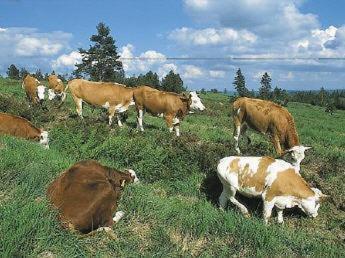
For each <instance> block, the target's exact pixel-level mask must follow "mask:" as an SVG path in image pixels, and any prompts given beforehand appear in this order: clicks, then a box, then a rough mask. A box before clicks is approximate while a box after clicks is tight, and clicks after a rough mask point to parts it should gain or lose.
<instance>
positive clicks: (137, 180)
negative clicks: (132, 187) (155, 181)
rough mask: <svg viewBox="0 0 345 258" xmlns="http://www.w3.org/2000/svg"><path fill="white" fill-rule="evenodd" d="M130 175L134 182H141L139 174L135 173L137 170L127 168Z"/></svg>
mask: <svg viewBox="0 0 345 258" xmlns="http://www.w3.org/2000/svg"><path fill="white" fill-rule="evenodd" d="M126 171H127V172H128V173H129V174H130V175H131V178H132V179H133V183H135V184H136V183H139V178H138V177H137V174H136V173H135V171H134V170H133V169H127V170H126Z"/></svg>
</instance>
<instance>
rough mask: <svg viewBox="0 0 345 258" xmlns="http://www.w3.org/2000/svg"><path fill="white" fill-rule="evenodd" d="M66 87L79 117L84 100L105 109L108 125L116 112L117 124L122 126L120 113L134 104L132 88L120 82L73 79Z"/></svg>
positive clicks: (81, 114) (81, 115)
mask: <svg viewBox="0 0 345 258" xmlns="http://www.w3.org/2000/svg"><path fill="white" fill-rule="evenodd" d="M68 88H69V90H70V92H71V94H72V98H73V100H74V103H75V104H76V109H77V113H78V115H79V116H80V117H81V118H82V117H83V102H86V103H88V104H91V105H94V106H98V107H103V108H105V109H107V110H108V116H109V125H111V124H112V121H113V117H114V115H115V114H116V116H117V121H118V125H119V126H122V122H121V117H120V114H121V113H123V112H125V111H126V110H127V109H128V107H129V106H130V105H134V102H133V89H132V88H127V87H126V86H125V85H122V84H118V83H111V82H91V81H87V80H83V79H74V80H72V81H69V82H68V85H67V87H66V90H67V89H68ZM66 90H65V91H66ZM63 100H64V99H63Z"/></svg>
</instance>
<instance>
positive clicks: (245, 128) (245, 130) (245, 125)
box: [241, 124, 252, 145]
mask: <svg viewBox="0 0 345 258" xmlns="http://www.w3.org/2000/svg"><path fill="white" fill-rule="evenodd" d="M247 129H248V125H247V124H243V125H242V127H241V135H243V136H246V138H247V141H248V145H249V144H250V143H251V142H252V141H251V140H250V138H249V136H248V134H246V132H247Z"/></svg>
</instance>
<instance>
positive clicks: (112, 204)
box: [47, 160, 139, 233]
mask: <svg viewBox="0 0 345 258" xmlns="http://www.w3.org/2000/svg"><path fill="white" fill-rule="evenodd" d="M138 181H139V180H138V178H137V176H136V174H135V172H134V171H133V170H128V171H127V172H120V171H117V170H115V169H112V168H109V167H106V166H102V165H101V164H100V163H98V162H97V161H94V160H87V161H81V162H78V163H76V164H74V165H73V166H72V167H70V168H69V169H67V170H66V171H64V172H63V173H62V174H61V175H60V176H59V177H58V178H57V179H55V180H54V181H53V182H52V183H51V184H50V185H49V187H48V190H47V195H48V198H49V200H50V201H51V202H52V204H53V205H54V206H55V207H56V208H57V209H58V211H59V217H60V220H61V222H62V225H63V226H64V227H66V228H71V229H76V230H78V231H80V232H82V233H89V232H90V231H92V230H95V229H98V228H100V227H111V226H112V225H113V223H114V222H117V221H118V220H119V219H121V217H122V216H123V214H124V213H123V212H118V213H117V214H116V216H115V217H113V213H114V212H115V211H116V208H117V201H118V200H119V198H120V195H121V192H122V189H123V188H124V186H125V185H126V184H128V183H131V182H138Z"/></svg>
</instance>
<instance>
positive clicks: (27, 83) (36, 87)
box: [22, 74, 46, 104]
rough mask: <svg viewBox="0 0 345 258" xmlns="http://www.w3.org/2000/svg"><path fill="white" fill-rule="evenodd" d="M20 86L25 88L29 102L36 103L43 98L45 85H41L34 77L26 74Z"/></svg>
mask: <svg viewBox="0 0 345 258" xmlns="http://www.w3.org/2000/svg"><path fill="white" fill-rule="evenodd" d="M22 88H23V89H24V90H25V93H26V96H27V97H28V99H29V101H30V102H32V103H34V104H38V103H41V102H42V101H43V100H44V94H45V89H46V87H45V86H43V85H41V83H40V81H39V80H37V79H36V78H35V77H33V76H31V75H29V74H28V75H27V76H26V77H25V78H24V80H23V83H22Z"/></svg>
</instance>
